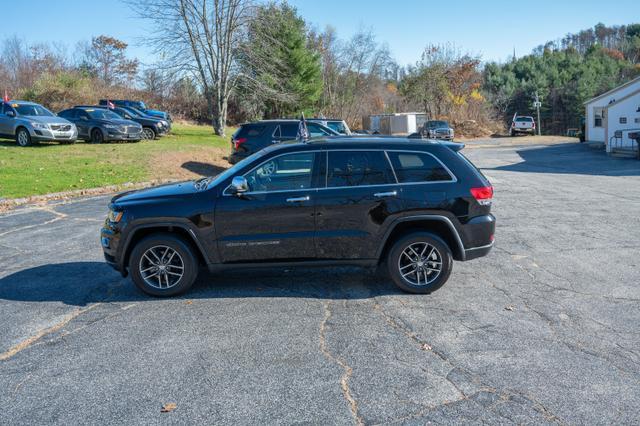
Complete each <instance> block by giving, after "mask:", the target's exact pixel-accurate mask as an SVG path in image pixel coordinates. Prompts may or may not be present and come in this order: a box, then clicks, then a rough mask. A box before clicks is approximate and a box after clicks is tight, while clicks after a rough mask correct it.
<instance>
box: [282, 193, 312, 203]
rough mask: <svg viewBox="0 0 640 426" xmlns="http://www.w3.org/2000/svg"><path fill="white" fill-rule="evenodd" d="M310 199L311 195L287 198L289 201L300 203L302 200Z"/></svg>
mask: <svg viewBox="0 0 640 426" xmlns="http://www.w3.org/2000/svg"><path fill="white" fill-rule="evenodd" d="M310 199H311V197H309V196H308V195H307V196H306V197H294V198H287V203H300V202H302V201H309V200H310Z"/></svg>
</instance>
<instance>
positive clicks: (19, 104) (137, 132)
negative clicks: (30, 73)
mask: <svg viewBox="0 0 640 426" xmlns="http://www.w3.org/2000/svg"><path fill="white" fill-rule="evenodd" d="M115 102H130V101H114V102H109V103H108V104H105V105H97V106H94V105H78V106H75V107H73V108H69V109H65V110H63V111H60V112H59V113H58V114H54V113H53V112H51V111H49V110H48V109H47V108H45V107H43V106H42V105H39V104H37V103H34V102H28V101H19V100H12V101H7V102H2V104H1V105H0V137H1V138H8V139H15V141H16V143H17V144H18V145H20V146H29V145H31V144H33V143H37V142H44V141H56V142H60V143H62V144H72V143H74V142H75V141H76V140H78V139H81V140H85V141H87V142H91V143H102V142H107V141H130V142H139V141H140V140H142V139H147V140H154V139H156V138H157V137H159V136H162V135H164V134H166V133H167V132H169V130H170V129H171V122H170V116H169V114H167V113H164V112H163V113H162V114H164V117H165V118H162V117H160V116H159V115H158V114H156V115H155V116H151V115H148V114H147V113H146V112H144V111H142V110H139V109H137V108H135V107H133V106H125V105H123V106H118V105H117V104H116V103H115ZM131 102H132V101H131ZM140 103H141V102H140ZM141 104H142V106H144V103H141ZM145 111H153V110H147V109H146V107H145ZM154 112H162V111H154Z"/></svg>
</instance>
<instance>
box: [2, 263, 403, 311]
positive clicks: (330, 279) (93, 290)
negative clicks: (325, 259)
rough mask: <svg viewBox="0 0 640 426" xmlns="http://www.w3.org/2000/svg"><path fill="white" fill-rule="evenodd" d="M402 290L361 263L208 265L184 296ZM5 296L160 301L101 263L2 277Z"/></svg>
mask: <svg viewBox="0 0 640 426" xmlns="http://www.w3.org/2000/svg"><path fill="white" fill-rule="evenodd" d="M387 294H401V292H400V290H398V289H397V288H396V287H395V286H394V285H393V283H392V282H391V281H390V280H389V279H388V278H386V277H385V276H384V275H383V274H381V273H379V272H374V271H372V270H367V269H363V268H356V267H353V268H351V267H340V268H304V269H303V268H299V269H298V268H293V269H286V270H285V269H282V268H279V269H275V268H274V269H259V270H251V271H227V272H225V273H224V274H210V273H208V271H205V270H202V271H201V273H200V275H199V277H198V280H197V281H196V283H194V285H193V287H192V288H191V289H190V290H189V291H187V292H186V293H184V294H182V295H180V296H177V297H178V298H182V299H216V298H247V297H298V298H317V299H366V298H371V297H376V296H381V295H387ZM0 300H8V301H20V302H62V303H64V304H67V305H75V306H85V305H87V304H91V303H97V302H125V301H145V300H156V299H154V298H152V297H150V296H147V295H145V294H143V293H142V292H141V291H139V290H138V289H137V288H136V287H135V285H134V284H133V283H132V282H131V280H130V279H129V278H122V276H121V275H120V274H119V273H118V272H116V271H114V270H113V269H112V268H111V267H109V266H108V265H106V264H105V263H101V262H70V263H59V264H50V265H42V266H37V267H34V268H29V269H24V270H21V271H18V272H14V273H12V274H9V275H7V276H5V277H2V278H0Z"/></svg>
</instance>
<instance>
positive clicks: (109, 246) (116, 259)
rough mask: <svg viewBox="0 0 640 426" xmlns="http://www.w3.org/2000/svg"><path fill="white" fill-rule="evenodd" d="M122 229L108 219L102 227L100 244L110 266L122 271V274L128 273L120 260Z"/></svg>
mask: <svg viewBox="0 0 640 426" xmlns="http://www.w3.org/2000/svg"><path fill="white" fill-rule="evenodd" d="M120 237H121V234H120V230H119V228H118V227H117V225H116V224H114V223H111V222H109V220H106V221H105V223H104V226H103V227H102V229H100V245H101V246H102V252H103V254H104V260H105V262H107V264H108V265H109V266H111V267H112V268H113V269H115V270H116V271H118V272H120V273H121V274H122V276H126V275H127V270H126V268H125V267H124V266H123V265H122V264H121V262H120V253H119V252H118V247H119V246H120Z"/></svg>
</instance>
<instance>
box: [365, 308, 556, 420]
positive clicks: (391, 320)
mask: <svg viewBox="0 0 640 426" xmlns="http://www.w3.org/2000/svg"><path fill="white" fill-rule="evenodd" d="M373 299H374V309H375V310H376V311H378V312H379V313H380V314H381V315H382V316H383V318H384V319H385V321H386V323H387V324H389V325H391V326H392V327H393V328H394V329H396V330H397V331H400V332H401V333H402V334H404V335H405V336H406V337H408V338H409V339H411V340H412V341H413V342H414V343H416V344H418V346H419V347H420V349H421V350H423V351H428V352H432V353H433V354H435V355H436V356H437V357H438V358H440V359H441V360H442V361H443V362H445V363H447V364H448V365H449V366H451V370H450V371H449V373H447V375H446V376H445V377H444V379H445V380H446V381H447V382H449V383H451V385H452V386H453V387H454V388H455V389H456V390H457V391H458V393H459V394H460V395H461V397H460V398H459V399H457V400H455V401H447V402H444V403H442V404H439V405H436V406H433V407H430V408H428V409H425V410H423V411H422V413H421V414H420V413H418V414H414V417H411V416H410V417H409V418H407V419H411V418H416V417H420V416H421V415H423V414H425V413H426V412H429V411H432V410H434V409H437V408H439V407H441V406H444V405H450V404H453V403H456V402H460V401H463V400H468V399H470V398H472V397H473V396H475V395H477V394H479V393H480V392H488V393H493V394H496V395H498V396H499V397H500V398H503V397H504V398H506V399H511V396H510V395H509V394H512V395H519V396H520V397H522V398H523V399H525V400H526V401H528V402H529V403H530V404H532V406H533V408H534V409H535V410H536V411H537V412H539V413H540V414H542V415H543V416H544V418H545V419H546V420H548V421H552V422H555V423H558V424H565V422H564V421H562V420H561V419H560V418H559V417H558V416H556V415H555V414H554V413H553V412H551V410H549V409H548V408H547V407H545V406H544V405H543V404H542V403H541V402H540V401H538V400H536V399H535V398H533V397H532V396H530V395H527V394H525V393H523V392H520V391H517V390H513V389H503V390H502V391H501V392H499V391H498V390H496V388H495V387H493V386H488V385H486V384H484V383H482V380H480V378H479V377H478V376H477V375H475V374H474V373H471V372H470V371H468V370H466V369H464V368H462V367H459V366H457V365H456V364H455V363H454V362H453V361H451V359H449V357H448V356H446V355H445V354H444V353H443V352H442V351H440V350H437V349H435V348H434V347H433V346H432V345H431V344H429V343H428V342H427V341H426V340H424V339H421V338H420V337H419V336H418V335H417V333H416V332H415V331H413V330H412V329H411V328H409V327H408V326H406V325H403V324H400V322H399V321H398V320H397V319H396V318H395V317H394V316H392V315H390V314H389V313H388V312H386V311H385V310H384V308H383V307H382V305H381V304H380V303H379V302H378V300H377V298H376V297H374V298H373ZM425 345H426V346H425ZM425 347H426V348H428V349H425ZM454 372H458V373H461V375H464V376H467V378H468V379H469V380H468V382H469V384H472V385H474V386H476V387H479V388H480V389H479V390H478V391H476V392H473V393H470V394H468V393H466V392H464V391H463V390H462V389H461V388H460V386H459V385H458V384H457V383H455V382H454V379H452V378H451V377H450V376H451V375H452V373H454ZM503 395H505V396H503ZM395 421H397V420H392V422H395Z"/></svg>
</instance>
